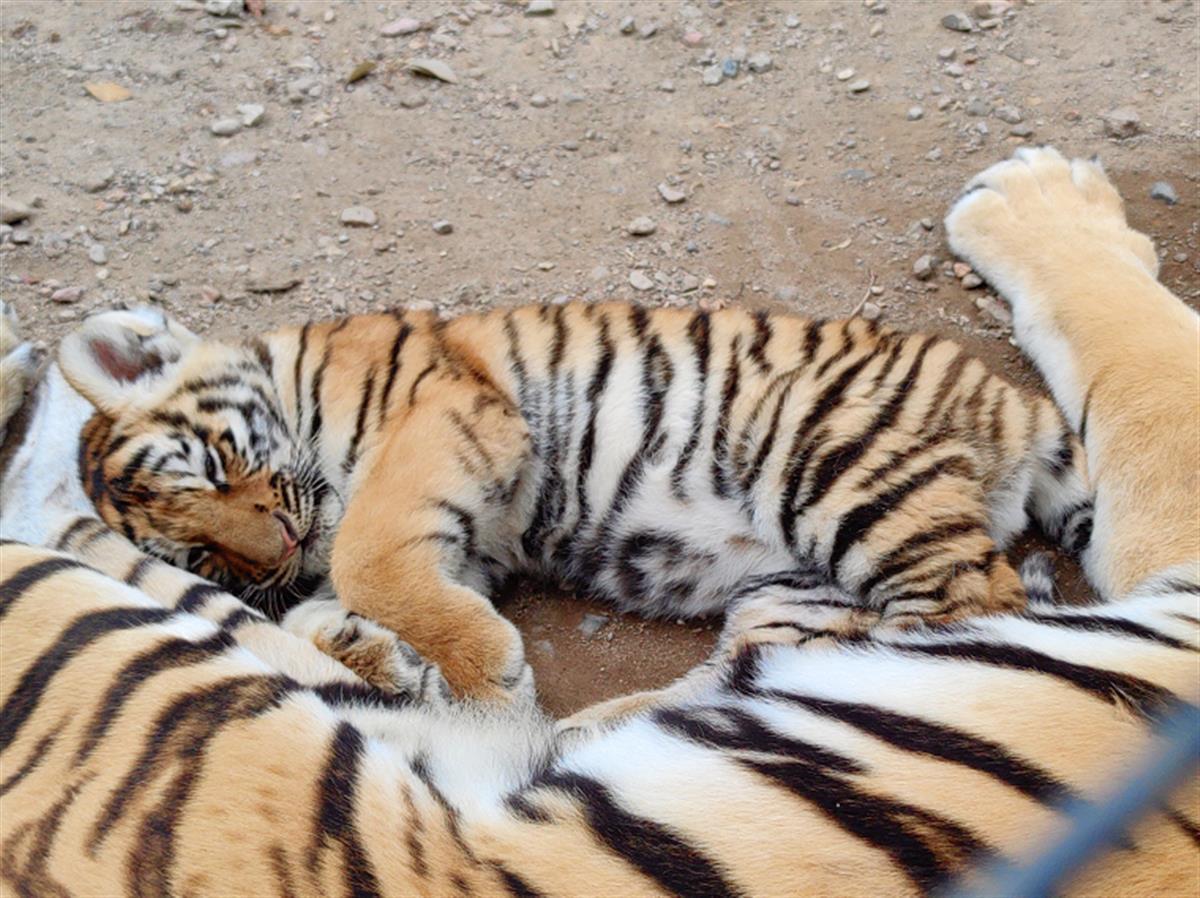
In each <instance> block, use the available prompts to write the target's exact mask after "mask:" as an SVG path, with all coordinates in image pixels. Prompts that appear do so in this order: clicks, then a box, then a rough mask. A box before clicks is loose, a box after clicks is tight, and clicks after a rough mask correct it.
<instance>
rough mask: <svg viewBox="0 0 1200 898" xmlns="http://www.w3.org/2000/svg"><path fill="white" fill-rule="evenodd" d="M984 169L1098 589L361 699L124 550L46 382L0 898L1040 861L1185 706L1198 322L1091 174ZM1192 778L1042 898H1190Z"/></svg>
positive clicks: (793, 622) (934, 880)
mask: <svg viewBox="0 0 1200 898" xmlns="http://www.w3.org/2000/svg"><path fill="white" fill-rule="evenodd" d="M976 183H977V185H978V187H979V189H978V190H976V191H974V192H973V193H970V194H968V195H967V196H966V197H965V198H963V199H962V200H960V201H959V203H958V204H957V205H956V206H955V208H954V210H953V212H952V214H951V216H950V218H949V219H948V228H947V230H948V233H949V234H950V236H951V241H952V245H953V246H954V247H955V249H956V250H957V251H959V252H960V253H962V254H963V255H965V256H966V257H967V258H969V259H970V260H971V261H972V263H973V264H975V265H976V267H977V269H978V270H981V271H984V272H986V274H987V276H988V277H989V278H990V279H993V282H994V283H997V284H1002V285H1003V286H1004V289H1005V290H1006V291H1009V292H1008V296H1009V298H1010V300H1011V301H1012V303H1013V310H1014V316H1015V319H1016V323H1017V328H1016V334H1017V339H1018V341H1019V342H1020V344H1021V346H1022V348H1023V349H1025V350H1026V351H1027V352H1028V353H1029V354H1030V355H1031V356H1032V357H1033V360H1034V361H1035V362H1036V363H1037V365H1038V366H1039V368H1041V370H1042V371H1043V372H1044V373H1045V374H1046V375H1047V377H1048V378H1049V379H1050V381H1051V387H1052V389H1053V390H1054V394H1055V396H1056V398H1057V399H1058V401H1059V403H1060V404H1061V405H1062V407H1063V408H1064V410H1065V412H1066V414H1067V416H1068V418H1069V420H1070V421H1071V423H1072V425H1073V426H1075V427H1077V428H1078V429H1079V430H1080V432H1084V431H1086V447H1087V452H1088V456H1089V463H1090V464H1091V466H1092V470H1094V471H1095V472H1096V476H1095V478H1094V483H1095V488H1096V494H1097V501H1096V506H1095V507H1096V530H1095V534H1094V536H1093V539H1092V543H1091V547H1090V548H1089V550H1088V554H1087V559H1088V560H1089V562H1090V563H1089V565H1088V567H1087V572H1088V575H1089V578H1090V579H1091V580H1092V581H1093V583H1094V584H1096V585H1097V588H1098V591H1099V593H1100V595H1099V601H1098V602H1097V603H1096V604H1095V605H1093V606H1091V607H1088V608H1078V607H1071V606H1060V605H1055V604H1053V603H1052V602H1051V601H1049V598H1050V596H1049V593H1050V591H1051V590H1050V589H1045V590H1042V589H1039V590H1033V589H1031V591H1030V598H1031V602H1030V606H1029V608H1028V609H1025V610H1023V611H1021V612H1017V613H1006V614H996V615H989V616H986V617H981V618H978V619H976V620H973V621H968V622H964V623H959V624H955V625H953V626H950V627H943V628H914V629H912V630H909V631H905V632H897V631H894V630H892V631H890V632H885V631H883V630H877V631H875V632H872V633H870V634H868V635H867V637H866V638H864V639H856V640H853V641H840V640H836V639H826V640H820V641H816V642H813V641H808V640H806V638H805V637H806V631H805V623H804V621H805V617H804V616H803V611H804V609H805V607H806V603H812V602H824V601H829V600H835V599H836V598H837V596H838V590H837V589H835V588H830V587H828V586H825V585H822V584H821V583H820V577H819V576H816V577H813V578H803V577H797V578H795V579H794V580H793V581H792V582H790V583H789V584H786V585H784V584H770V583H767V584H766V585H764V586H763V587H761V588H760V589H758V590H756V591H755V592H753V593H751V594H747V595H746V596H744V597H743V599H742V600H741V602H740V603H739V607H738V610H737V611H740V612H741V613H737V611H735V613H734V614H731V615H730V616H729V618H728V619H727V621H726V626H725V633H724V634H723V637H724V641H725V646H726V647H725V652H726V656H725V657H724V658H721V659H715V661H716V663H715V664H714V665H712V666H711V669H710V671H709V673H710V674H711V676H709V677H708V678H707V680H706V682H704V683H703V684H691V685H692V686H693V687H695V686H697V685H699V688H691V689H689V690H688V692H687V694H686V695H684V694H681V693H680V692H678V691H676V690H673V689H668V690H666V695H665V696H664V697H663V700H662V701H661V702H660V703H659V704H658V705H657V707H655V708H654V710H653V711H652V712H650V713H643V714H640V715H638V716H637V717H635V718H633V719H629V720H626V721H624V722H623V723H621V724H619V725H617V726H614V727H611V728H606V729H601V730H597V731H593V732H591V733H589V734H587V735H588V736H590V737H591V738H589V739H587V740H586V741H576V740H575V739H568V740H562V739H558V738H556V737H555V735H554V733H553V732H552V731H551V729H550V727H549V726H548V725H547V723H546V721H544V720H542V719H540V718H539V717H538V715H537V713H536V710H535V709H533V708H530V707H528V706H522V705H516V704H513V705H508V706H497V705H490V706H479V705H477V704H473V703H470V704H464V703H454V702H450V703H447V702H446V700H445V696H444V695H441V694H440V693H439V692H438V691H437V690H433V691H431V692H429V693H428V694H421V693H420V692H417V691H414V692H413V694H412V696H411V698H403V699H402V698H401V697H399V696H396V695H391V694H383V693H381V692H379V691H375V690H371V689H368V688H366V687H365V686H364V684H363V683H362V682H360V681H357V680H355V679H354V677H353V676H352V675H351V674H350V673H349V672H348V671H346V670H345V668H342V667H340V666H339V665H338V664H336V663H334V661H333V660H332V659H330V658H329V657H328V656H326V655H323V654H321V653H319V652H318V651H316V650H315V649H314V648H313V646H311V645H309V644H305V643H304V642H301V641H299V640H296V639H294V638H291V637H289V636H288V635H287V634H285V633H284V632H283V631H282V630H281V629H280V628H278V627H276V626H274V625H273V624H271V623H270V622H268V621H267V620H266V619H265V618H264V617H263V615H261V614H260V613H258V612H256V611H254V610H252V609H250V608H247V607H246V606H245V605H243V604H242V603H240V602H238V601H237V600H236V599H235V598H234V597H232V596H230V595H228V594H226V593H223V592H222V591H221V590H220V589H219V588H218V587H216V586H214V585H213V584H211V583H207V582H204V581H202V580H200V578H198V577H196V576H194V575H192V574H189V573H187V572H186V571H183V570H181V569H180V568H177V567H174V566H171V565H168V564H165V563H162V562H161V561H158V560H156V559H154V558H150V557H147V556H144V555H141V554H140V553H138V552H137V551H135V550H134V548H133V547H132V546H131V545H130V544H129V543H128V542H127V541H125V540H124V539H122V538H121V537H120V536H119V535H117V534H115V533H113V532H112V531H111V530H109V529H108V528H107V527H105V526H104V525H103V524H101V523H99V522H98V521H96V520H95V518H94V517H92V516H91V514H90V512H91V509H90V508H89V505H88V501H87V498H86V497H85V496H84V495H83V493H82V490H81V488H80V484H79V483H78V481H77V479H76V478H75V476H74V472H73V470H72V464H71V460H72V459H73V458H74V455H75V452H76V450H77V448H78V445H79V433H80V428H81V427H82V426H83V423H84V422H85V421H86V420H87V419H88V417H89V416H90V414H91V410H90V407H89V406H88V404H87V402H86V401H84V400H83V399H81V398H80V397H78V396H77V395H74V394H72V393H71V391H70V390H69V388H67V387H66V385H65V382H64V381H63V380H62V378H61V376H56V371H57V369H52V371H51V376H50V379H49V380H48V381H47V382H46V384H45V385H44V387H43V388H42V390H41V391H40V392H39V395H38V401H37V404H36V409H35V412H34V414H33V415H32V419H33V420H32V423H31V427H30V431H29V434H30V435H29V436H28V437H27V438H26V440H25V442H24V443H23V445H22V446H21V449H20V452H19V453H18V458H17V460H16V462H14V467H13V468H12V469H10V470H9V471H8V472H7V473H6V475H5V477H4V479H3V481H2V482H0V493H2V496H0V499H2V500H3V502H4V505H3V508H4V512H5V513H4V514H3V515H0V537H2V538H9V537H13V536H20V538H23V539H27V540H28V539H36V541H38V542H41V543H43V544H45V545H54V546H57V547H58V548H59V549H61V550H64V551H65V552H67V553H70V554H62V552H56V551H52V550H48V549H44V548H34V547H30V546H23V545H13V544H5V545H2V546H0V622H2V625H3V651H0V895H4V896H7V895H14V896H18V895H19V896H36V898H42V896H60V895H81V896H82V895H105V896H115V895H127V896H145V895H179V896H184V895H186V896H196V898H201V896H213V898H230V896H234V895H246V896H263V895H279V896H296V898H309V896H313V898H317V896H327V895H338V896H342V895H353V896H362V898H368V896H379V898H393V896H394V898H411V896H415V895H420V896H463V895H469V896H475V898H485V896H486V898H493V896H495V898H531V896H532V898H538V896H545V898H551V896H580V898H598V896H605V898H607V896H617V895H619V896H625V895H629V896H639V898H641V896H657V898H668V896H676V898H678V896H688V898H702V896H705V898H717V896H719V898H759V896H761V898H795V896H798V895H804V896H807V895H812V896H860V895H887V896H913V898H915V896H922V895H931V894H942V895H945V894H947V891H946V887H947V885H949V884H951V881H952V880H954V879H955V878H956V877H958V876H960V875H962V874H964V873H965V872H967V871H969V870H970V868H971V867H972V865H974V864H978V863H980V862H994V863H999V864H1003V865H1008V864H1010V863H1012V864H1018V865H1020V864H1024V863H1025V862H1026V861H1028V860H1029V859H1030V858H1033V857H1036V856H1038V855H1039V854H1041V853H1042V852H1043V851H1044V850H1045V848H1046V846H1047V845H1050V844H1052V843H1053V842H1054V841H1055V840H1056V839H1057V837H1058V836H1059V835H1060V834H1062V833H1063V831H1064V830H1065V829H1067V828H1068V826H1069V824H1068V820H1067V817H1066V814H1065V813H1064V811H1063V805H1064V803H1075V806H1078V804H1079V803H1093V802H1098V801H1101V800H1103V799H1104V798H1105V797H1106V796H1108V795H1109V794H1111V792H1112V790H1113V785H1114V784H1115V783H1119V782H1121V781H1123V780H1124V779H1125V778H1126V777H1127V776H1128V772H1129V770H1130V768H1131V766H1132V765H1133V764H1134V763H1135V762H1136V761H1137V760H1138V759H1140V758H1141V757H1143V755H1144V754H1145V753H1146V752H1148V751H1149V750H1150V749H1151V748H1152V747H1154V745H1155V742H1156V740H1155V732H1156V729H1157V723H1158V721H1159V720H1160V719H1162V718H1163V717H1164V716H1166V715H1170V714H1172V713H1184V711H1183V709H1190V713H1191V714H1192V715H1195V714H1196V713H1200V712H1197V709H1196V706H1195V702H1196V701H1197V699H1200V681H1198V679H1197V676H1196V671H1197V659H1198V658H1200V654H1198V649H1200V527H1198V526H1197V521H1196V514H1195V509H1196V506H1195V497H1196V495H1197V489H1198V487H1200V468H1198V467H1197V466H1196V464H1195V451H1194V450H1195V447H1196V445H1197V444H1198V443H1200V414H1197V410H1198V408H1200V405H1198V403H1197V397H1200V368H1197V366H1196V364H1195V361H1196V358H1197V357H1198V355H1200V319H1198V318H1197V316H1196V315H1195V314H1194V313H1193V312H1191V311H1190V310H1189V309H1187V308H1186V307H1185V306H1184V305H1183V303H1181V302H1180V301H1179V300H1178V299H1176V298H1175V297H1173V296H1172V295H1171V294H1170V293H1169V292H1168V291H1167V290H1166V289H1165V288H1164V287H1163V286H1161V285H1160V284H1159V283H1158V282H1157V281H1156V280H1155V276H1154V275H1155V272H1156V270H1157V269H1156V265H1157V260H1156V259H1155V256H1154V253H1153V249H1152V248H1151V247H1150V244H1149V241H1148V240H1146V238H1145V237H1143V236H1142V235H1140V234H1137V233H1136V232H1134V231H1132V230H1130V229H1129V228H1128V226H1127V225H1126V224H1125V217H1124V214H1123V212H1122V210H1121V204H1120V199H1119V198H1118V197H1117V196H1116V192H1115V191H1114V190H1113V188H1112V186H1111V185H1110V184H1109V183H1108V181H1107V180H1106V179H1105V178H1104V175H1103V172H1102V171H1101V170H1100V169H1099V166H1095V165H1092V164H1091V163H1088V162H1084V161H1076V162H1075V163H1068V162H1067V161H1066V160H1064V159H1063V158H1062V157H1061V156H1059V155H1058V154H1057V153H1055V152H1054V151H1053V150H1036V151H1033V150H1022V151H1019V155H1018V158H1017V159H1016V160H1014V161H1013V162H1012V163H1009V164H1005V165H1001V166H995V167H993V168H991V169H989V170H988V171H986V172H984V173H983V175H981V176H980V177H979V178H978V179H977V182H976ZM1148 385H1149V386H1148ZM1085 424H1086V427H1085V426H1084V425H1085ZM1131 445H1132V446H1136V447H1137V451H1130V446H1131ZM751 612H754V613H753V614H752V613H751ZM358 623H361V624H363V625H367V623H368V622H365V621H359V622H358ZM1198 787H1200V778H1197V777H1195V776H1193V777H1192V778H1191V779H1190V780H1189V781H1188V782H1187V783H1185V784H1183V785H1180V786H1179V788H1178V789H1176V790H1174V791H1173V792H1172V793H1171V794H1170V795H1169V796H1165V795H1164V796H1160V797H1158V798H1156V799H1155V800H1154V801H1153V804H1152V806H1151V807H1150V810H1149V812H1148V813H1147V814H1146V816H1145V818H1144V819H1143V820H1142V821H1141V822H1140V823H1139V824H1138V825H1136V826H1135V827H1133V828H1131V829H1130V830H1129V831H1128V832H1126V833H1124V834H1123V835H1122V836H1121V837H1120V839H1119V840H1114V842H1113V843H1112V844H1111V850H1110V851H1107V852H1104V853H1102V854H1100V855H1098V856H1096V857H1095V858H1093V860H1092V862H1091V863H1090V864H1089V865H1088V866H1087V867H1086V868H1085V869H1084V870H1083V872H1082V873H1081V874H1080V875H1079V876H1077V877H1075V878H1073V879H1071V880H1070V881H1060V882H1055V883H1052V884H1049V885H1047V886H1046V893H1051V892H1052V893H1053V894H1067V895H1071V896H1073V898H1081V896H1095V898H1111V896H1115V895H1120V896H1122V898H1162V896H1174V895H1178V896H1188V898H1194V896H1195V895H1197V894H1198V893H1200V867H1198V865H1197V863H1196V860H1197V844H1198V842H1200V823H1198V815H1197V809H1198V808H1200V790H1198ZM1058 857H1059V859H1060V860H1061V859H1062V857H1063V853H1062V852H1059V854H1058ZM1057 869H1058V873H1059V874H1060V875H1062V874H1066V873H1070V872H1071V871H1070V870H1063V869H1062V868H1061V866H1058V867H1057ZM1012 883H1013V879H1012V878H1011V877H1005V878H1004V879H1003V880H1002V881H1000V882H996V881H992V880H990V879H984V880H982V881H981V880H979V879H974V878H972V879H971V880H970V881H969V883H968V884H969V885H971V886H977V887H978V891H974V892H972V894H978V895H1013V894H1021V893H1022V891H1023V890H1021V889H1019V888H1015V887H1014V886H1013V885H1012ZM1025 893H1026V894H1031V893H1032V892H1025ZM1039 893H1040V892H1039ZM958 894H962V893H961V892H959V893H958Z"/></svg>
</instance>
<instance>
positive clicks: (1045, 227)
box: [946, 148, 1200, 598]
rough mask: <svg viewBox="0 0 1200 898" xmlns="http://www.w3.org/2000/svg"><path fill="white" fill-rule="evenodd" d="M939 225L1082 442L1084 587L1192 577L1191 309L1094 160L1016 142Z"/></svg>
mask: <svg viewBox="0 0 1200 898" xmlns="http://www.w3.org/2000/svg"><path fill="white" fill-rule="evenodd" d="M946 232H947V234H948V236H949V238H950V246H951V248H952V249H953V250H954V251H955V252H956V253H958V254H959V255H960V256H962V257H963V258H965V259H967V260H968V261H969V262H971V264H972V265H974V266H975V268H976V269H977V270H978V271H979V272H980V273H981V274H982V275H983V276H984V277H986V278H987V279H988V280H989V281H990V282H991V283H992V284H993V285H994V286H995V287H996V288H997V289H999V290H1000V291H1001V292H1002V293H1003V294H1004V295H1005V297H1006V298H1007V299H1008V300H1009V302H1010V303H1011V304H1012V309H1013V328H1014V331H1015V335H1016V339H1017V342H1018V344H1019V345H1020V346H1021V348H1022V349H1023V350H1024V351H1025V352H1026V354H1028V355H1029V356H1030V357H1031V358H1032V359H1033V361H1034V363H1035V364H1036V365H1037V366H1038V368H1039V369H1040V370H1041V372H1042V375H1043V376H1044V377H1045V379H1046V382H1047V383H1048V384H1049V386H1050V390H1051V392H1052V393H1053V395H1054V398H1055V400H1056V401H1057V403H1058V405H1059V407H1060V408H1061V409H1062V410H1063V413H1064V415H1065V416H1066V419H1067V421H1068V422H1069V423H1070V424H1071V426H1072V427H1073V428H1074V429H1075V431H1076V432H1077V433H1078V435H1079V437H1080V439H1081V440H1082V442H1083V445H1084V447H1085V449H1086V454H1087V465H1088V471H1089V473H1090V479H1091V481H1092V485H1093V488H1094V490H1095V512H1094V526H1093V531H1092V535H1091V543H1090V545H1089V547H1088V549H1087V550H1086V551H1085V553H1084V555H1083V563H1084V570H1085V571H1086V573H1087V574H1088V577H1089V579H1090V580H1091V582H1092V584H1093V585H1094V586H1095V587H1096V588H1097V590H1098V591H1099V592H1100V594H1101V595H1102V596H1104V597H1106V598H1113V597H1119V596H1122V595H1125V594H1127V593H1128V592H1130V591H1131V590H1132V589H1133V588H1134V587H1135V586H1136V585H1137V584H1138V583H1139V582H1141V581H1142V580H1145V579H1146V578H1147V577H1150V576H1153V575H1155V574H1158V573H1161V572H1163V571H1167V570H1175V571H1180V572H1182V573H1183V575H1184V576H1187V577H1189V578H1191V579H1192V580H1193V581H1194V582H1197V583H1200V521H1198V519H1197V516H1196V496H1197V495H1200V466H1197V464H1196V447H1197V446H1198V445H1200V365H1197V362H1196V360H1197V358H1200V318H1198V317H1197V316H1196V314H1195V313H1194V312H1192V311H1191V310H1190V309H1188V308H1187V307H1186V306H1185V305H1184V304H1183V303H1182V302H1181V301H1180V300H1179V299H1178V298H1176V297H1175V296H1173V295H1172V294H1171V293H1170V292H1169V291H1168V290H1167V289H1166V288H1164V287H1163V286H1162V285H1161V284H1159V283H1158V281H1157V280H1156V276H1157V272H1158V259H1157V256H1156V255H1155V253H1154V247H1153V244H1152V243H1151V242H1150V240H1149V239H1148V238H1147V237H1146V236H1145V235H1144V234H1140V233H1138V232H1137V231H1135V230H1133V229H1132V228H1130V227H1129V225H1128V224H1127V222H1126V219H1125V213H1124V208H1123V205H1122V202H1121V198H1120V196H1119V195H1118V193H1117V191H1116V189H1115V188H1114V187H1113V185H1112V184H1111V182H1110V181H1109V180H1108V178H1107V176H1106V175H1105V173H1104V170H1103V169H1102V168H1101V166H1100V165H1099V163H1098V162H1094V161H1093V162H1089V161H1085V160H1082V159H1076V160H1072V161H1068V160H1067V159H1065V158H1063V156H1061V155H1060V154H1059V153H1058V152H1056V151H1055V150H1053V149H1050V148H1041V149H1021V150H1018V151H1017V154H1016V156H1015V157H1014V158H1013V159H1010V160H1008V161H1005V162H1001V163H998V164H996V165H993V166H992V167H991V168H989V169H987V170H985V171H984V172H982V173H981V174H979V175H978V176H976V177H975V178H974V179H973V180H972V182H971V183H970V184H969V185H968V191H967V193H966V194H964V196H963V197H962V198H961V199H960V200H959V201H958V202H957V203H956V204H955V205H954V207H953V208H952V209H951V210H950V213H949V215H948V216H947V218H946Z"/></svg>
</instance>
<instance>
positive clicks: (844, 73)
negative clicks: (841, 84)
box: [837, 69, 854, 81]
mask: <svg viewBox="0 0 1200 898" xmlns="http://www.w3.org/2000/svg"><path fill="white" fill-rule="evenodd" d="M853 77H854V69H840V70H839V71H838V73H837V80H838V81H849V80H850V79H851V78H853Z"/></svg>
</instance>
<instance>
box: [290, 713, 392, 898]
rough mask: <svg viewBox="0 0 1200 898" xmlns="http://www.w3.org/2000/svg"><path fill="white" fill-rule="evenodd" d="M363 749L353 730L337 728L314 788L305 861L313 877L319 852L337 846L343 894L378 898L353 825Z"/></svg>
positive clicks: (346, 725) (376, 884) (344, 726)
mask: <svg viewBox="0 0 1200 898" xmlns="http://www.w3.org/2000/svg"><path fill="white" fill-rule="evenodd" d="M365 745H366V743H365V740H364V739H363V736H362V733H360V732H359V731H358V730H357V729H356V728H355V727H354V726H352V725H351V724H349V723H346V722H342V723H340V724H338V727H337V730H336V731H335V732H334V734H333V740H332V742H331V743H330V746H329V759H328V761H327V762H326V764H325V770H324V772H323V773H322V775H321V781H320V785H319V786H318V798H317V801H318V806H317V819H316V830H315V832H314V833H313V845H312V847H311V848H310V850H309V857H308V869H309V870H310V871H311V872H313V873H316V872H317V869H318V867H319V865H320V852H321V849H322V848H324V847H326V845H327V844H328V843H329V842H336V843H338V844H339V845H340V846H341V849H342V861H343V863H344V864H345V871H344V873H343V876H342V877H341V878H342V879H343V880H344V882H345V885H346V894H347V895H350V896H353V898H372V896H376V895H379V882H378V880H377V879H376V878H375V872H374V870H373V869H372V868H371V861H370V858H369V857H368V856H367V852H366V849H365V848H364V847H363V844H362V837H361V836H360V835H359V832H358V827H357V826H356V825H355V823H354V807H355V803H356V801H357V798H358V795H357V792H358V781H359V777H360V775H361V770H360V765H361V764H362V759H363V755H364V753H365Z"/></svg>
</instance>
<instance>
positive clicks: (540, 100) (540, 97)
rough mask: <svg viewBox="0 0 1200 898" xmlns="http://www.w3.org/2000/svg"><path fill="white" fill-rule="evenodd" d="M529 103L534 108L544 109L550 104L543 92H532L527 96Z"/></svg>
mask: <svg viewBox="0 0 1200 898" xmlns="http://www.w3.org/2000/svg"><path fill="white" fill-rule="evenodd" d="M529 105H530V106H532V107H533V108H535V109H545V108H546V107H547V106H549V105H550V99H549V97H547V96H546V95H545V94H534V95H533V96H532V97H530V98H529Z"/></svg>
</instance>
